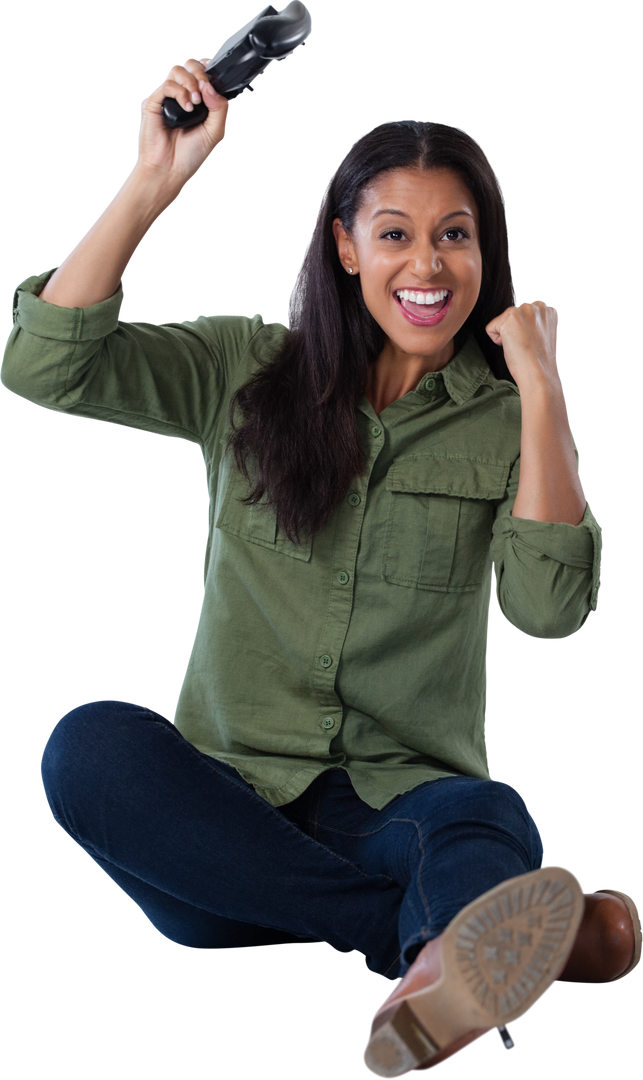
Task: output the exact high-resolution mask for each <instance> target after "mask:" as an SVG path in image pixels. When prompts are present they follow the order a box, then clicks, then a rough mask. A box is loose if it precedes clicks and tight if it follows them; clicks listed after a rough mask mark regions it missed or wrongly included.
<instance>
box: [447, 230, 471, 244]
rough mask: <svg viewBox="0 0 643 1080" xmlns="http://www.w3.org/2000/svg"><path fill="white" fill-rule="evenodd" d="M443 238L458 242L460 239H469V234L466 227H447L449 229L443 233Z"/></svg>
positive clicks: (450, 241)
mask: <svg viewBox="0 0 643 1080" xmlns="http://www.w3.org/2000/svg"><path fill="white" fill-rule="evenodd" d="M442 239H443V240H448V241H449V243H454V242H455V243H457V242H458V241H459V240H468V239H469V234H468V233H466V232H465V231H464V229H459V228H455V227H454V228H453V229H447V231H446V232H445V233H443V234H442Z"/></svg>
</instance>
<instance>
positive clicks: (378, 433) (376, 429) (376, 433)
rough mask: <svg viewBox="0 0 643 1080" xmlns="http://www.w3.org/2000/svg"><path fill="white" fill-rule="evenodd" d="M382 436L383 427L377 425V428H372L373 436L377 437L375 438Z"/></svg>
mask: <svg viewBox="0 0 643 1080" xmlns="http://www.w3.org/2000/svg"><path fill="white" fill-rule="evenodd" d="M381 434H382V429H381V427H377V425H375V427H372V428H371V435H374V436H375V438H377V436H378V435H381Z"/></svg>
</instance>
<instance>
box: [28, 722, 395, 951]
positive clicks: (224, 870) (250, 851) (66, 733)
mask: <svg viewBox="0 0 643 1080" xmlns="http://www.w3.org/2000/svg"><path fill="white" fill-rule="evenodd" d="M43 779H44V782H45V789H46V791H47V797H48V799H49V802H50V805H51V808H52V811H53V813H54V816H55V817H56V818H57V820H58V821H59V822H60V824H61V825H62V826H63V827H64V828H65V829H66V830H67V831H68V832H69V833H70V834H71V835H72V836H73V837H74V839H76V840H77V841H78V842H79V843H80V844H81V845H82V846H83V847H84V848H85V850H86V851H87V852H88V853H89V854H91V855H92V856H93V857H94V858H96V859H97V860H103V861H104V862H106V863H108V864H110V865H111V866H112V867H114V868H115V869H116V870H117V871H119V872H124V873H125V874H128V875H131V876H133V877H134V878H137V879H139V880H141V881H143V882H146V883H148V884H150V885H153V886H154V887H155V888H156V889H157V890H159V891H160V892H161V893H163V894H166V895H168V896H170V897H174V898H175V899H176V900H178V901H182V902H183V903H185V904H188V905H191V906H192V907H194V908H197V909H202V910H203V911H205V912H209V913H210V914H213V915H217V916H222V917H223V918H225V919H228V920H232V921H235V922H237V923H250V924H253V925H260V926H263V927H266V928H270V929H274V930H278V931H284V932H286V933H287V934H289V935H295V936H296V937H299V938H307V939H313V940H319V939H322V940H325V941H328V942H329V943H330V944H331V945H333V946H334V947H335V948H338V949H340V950H342V951H349V950H350V949H353V948H357V949H359V950H360V951H361V952H363V953H364V954H365V955H366V956H367V962H369V963H370V964H371V965H372V966H374V968H375V970H381V969H382V968H383V967H385V968H387V967H388V966H390V963H391V960H392V959H394V957H395V956H396V955H397V952H398V951H399V946H398V943H397V936H396V921H397V912H398V910H399V905H400V903H401V900H402V895H401V892H400V890H399V888H398V887H397V885H396V883H395V882H394V881H393V880H392V879H391V878H390V877H387V876H384V875H380V874H372V873H369V872H368V871H365V870H364V869H363V868H361V867H359V866H357V865H356V864H354V863H353V862H352V861H351V860H350V859H347V858H346V857H343V856H340V855H339V854H338V853H336V852H334V851H333V850H331V849H330V848H328V847H327V846H325V845H324V844H322V843H320V842H319V841H318V840H315V839H313V838H312V837H310V836H309V835H308V834H307V833H306V832H305V831H303V830H302V829H300V828H299V827H298V826H297V824H296V823H294V822H293V821H291V820H289V819H288V817H287V816H286V815H285V814H283V813H282V812H281V811H280V810H279V809H277V808H275V807H273V806H271V805H270V804H269V803H268V802H267V801H266V800H265V799H263V798H262V797H261V796H259V795H258V794H257V793H256V792H255V791H254V790H253V789H252V787H251V786H250V785H249V784H247V783H246V782H245V781H244V780H243V779H242V778H241V777H240V776H239V774H238V773H237V772H236V771H235V770H234V769H232V768H231V767H230V766H227V765H224V764H222V763H221V762H218V761H216V760H215V759H214V758H211V757H209V756H207V755H205V754H202V753H200V751H198V750H197V749H196V748H195V747H194V746H192V745H191V744H190V743H188V742H187V741H186V740H185V739H184V738H183V737H182V735H181V734H180V732H178V731H177V729H176V728H175V727H174V725H173V724H170V723H169V722H168V721H167V720H165V719H164V718H163V717H160V716H158V715H157V714H156V713H153V712H151V711H150V710H148V709H144V708H141V707H139V706H136V705H130V704H128V703H123V702H95V703H93V704H91V705H87V706H82V707H81V708H79V709H75V710H74V711H73V712H71V713H69V714H68V715H67V716H66V717H64V718H63V720H62V721H61V722H60V724H59V725H58V726H57V728H56V729H55V730H54V732H53V733H52V736H51V738H50V740H49V743H48V744H47V748H46V750H45V754H44V757H43ZM368 958H370V960H369V959H368Z"/></svg>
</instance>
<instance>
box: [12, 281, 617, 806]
mask: <svg viewBox="0 0 643 1080" xmlns="http://www.w3.org/2000/svg"><path fill="white" fill-rule="evenodd" d="M48 276H49V275H47V274H45V275H42V276H41V277H38V278H30V279H28V281H26V282H24V283H23V284H22V285H21V286H20V287H19V290H18V293H17V300H16V307H15V326H14V330H13V333H12V336H11V338H10V340H9V345H8V348H7V353H6V356H5V363H4V367H3V380H4V381H5V383H6V385H7V386H8V387H9V388H10V389H12V390H14V391H15V392H16V393H19V394H21V395H23V396H24V397H26V398H29V399H31V400H33V401H36V402H38V403H39V404H41V405H44V406H46V407H48V408H51V409H58V410H62V411H65V412H69V413H72V414H76V415H81V416H87V417H95V418H96V419H100V420H108V421H111V422H112V423H118V424H127V425H131V426H134V427H139V428H145V429H147V430H149V431H154V432H160V433H162V434H165V435H175V436H179V437H181V438H185V439H190V440H193V441H194V442H197V443H199V445H200V446H201V448H202V450H203V454H204V457H205V462H206V466H207V475H208V483H209V490H210V506H211V511H210V533H209V541H208V549H207V556H206V571H205V596H204V601H203V609H202V614H201V619H200V622H199V626H198V630H197V635H196V640H195V643H194V648H193V651H192V656H191V659H190V662H189V667H188V670H187V673H186V677H185V681H184V684H183V689H182V691H181V695H180V699H179V702H178V706H177V711H176V718H175V722H176V725H177V727H178V728H179V730H180V731H181V732H182V734H183V735H184V736H185V738H187V739H188V740H189V741H190V742H191V743H193V744H194V745H195V746H196V747H198V749H199V750H201V751H203V752H204V753H205V754H208V755H211V756H212V757H214V758H216V759H218V760H220V761H224V762H227V763H229V764H230V765H232V766H234V768H235V769H237V770H238V771H239V773H240V774H241V775H242V776H243V777H244V778H245V779H246V780H248V781H249V782H250V783H251V784H252V785H253V786H254V787H255V789H256V790H257V791H258V792H259V793H260V794H261V795H262V796H264V798H266V799H267V800H268V801H269V802H271V803H272V804H273V805H275V806H279V805H281V804H284V803H287V802H289V801H291V800H292V799H294V798H296V797H297V796H298V795H300V794H301V792H302V791H304V790H305V788H306V787H307V786H308V785H309V784H310V783H311V782H312V780H313V779H314V778H315V777H316V776H318V775H319V774H320V773H321V772H323V771H324V770H326V769H333V768H344V769H346V770H347V772H348V773H349V775H350V777H351V781H352V783H353V786H354V788H355V790H356V792H357V794H358V795H359V796H360V797H361V798H362V799H363V800H364V801H366V802H367V803H369V804H370V805H371V806H372V807H375V808H381V807H383V806H385V805H386V804H387V803H388V802H390V800H391V799H393V798H394V797H395V796H396V795H397V794H400V793H402V792H404V791H408V790H409V789H411V788H413V787H415V786H416V785H417V784H419V783H422V782H424V781H427V780H432V779H435V778H437V777H442V776H452V775H462V774H464V775H468V776H476V777H483V778H487V777H488V776H489V772H488V766H487V758H486V752H485V742H484V702H485V651H486V629H487V615H488V606H489V595H490V587H491V565H492V561H493V562H494V563H495V571H496V580H497V595H498V600H499V603H500V606H501V608H502V610H503V612H504V613H505V615H506V616H507V618H508V619H509V620H510V621H511V622H512V623H513V624H514V625H515V626H517V627H519V629H521V630H523V631H524V632H526V633H528V634H533V635H536V636H540V637H563V636H565V635H568V634H571V633H573V632H574V631H576V630H577V629H578V628H579V627H580V626H581V625H582V623H583V622H584V621H585V619H586V617H587V615H588V613H589V611H590V610H591V609H592V608H594V607H595V606H596V593H597V590H598V567H599V552H600V531H599V529H598V526H597V525H596V522H595V520H594V518H593V516H592V514H591V512H590V510H589V508H588V509H587V511H586V513H585V516H584V518H583V521H582V522H581V524H580V525H577V526H572V525H566V524H560V523H550V522H540V521H529V520H524V519H521V518H515V517H513V516H512V513H511V510H512V506H513V502H514V499H515V495H516V490H517V485H518V471H519V454H520V398H519V394H518V391H517V389H516V387H515V386H514V385H513V384H511V383H509V382H506V381H502V380H498V379H496V378H495V377H494V376H493V374H492V373H491V371H490V369H489V367H488V364H487V362H486V361H485V359H484V357H483V355H482V353H481V351H480V349H479V347H478V345H477V343H476V342H475V340H474V339H473V338H470V339H469V341H468V342H467V343H466V344H465V346H464V347H463V348H462V349H461V350H460V351H459V352H458V353H457V355H456V356H455V357H454V358H453V359H452V360H451V361H450V362H449V364H447V366H446V367H444V368H443V369H442V370H441V371H438V372H432V373H430V374H428V375H425V376H424V377H423V378H422V379H421V380H420V382H419V383H418V385H417V386H416V388H415V389H414V390H413V391H411V392H410V393H408V394H405V395H404V397H402V398H400V399H399V400H398V401H395V402H393V403H392V404H391V405H389V406H387V407H386V408H385V409H384V410H383V412H382V413H381V414H380V415H379V416H378V415H377V414H376V413H375V412H374V410H373V408H372V407H371V405H370V404H369V402H368V401H367V400H366V399H365V398H363V399H362V400H361V402H360V403H359V406H358V409H357V423H358V427H359V432H360V436H361V438H362V440H363V444H364V446H365V447H366V452H367V468H366V471H365V472H364V474H363V475H362V476H360V477H359V478H356V479H355V481H354V483H353V485H352V487H351V490H350V491H348V492H347V493H346V494H345V496H344V497H343V498H342V501H341V504H340V505H339V506H338V508H337V510H336V512H335V514H334V516H333V518H332V520H331V522H330V524H329V525H328V526H327V527H326V528H325V529H323V530H322V531H321V532H320V533H319V534H318V535H316V536H315V538H314V540H313V541H312V542H311V541H310V540H304V542H303V543H301V544H294V543H291V542H290V541H289V540H288V539H287V538H286V537H285V536H283V535H282V533H281V532H280V530H279V528H278V526H277V522H276V518H275V514H274V513H273V511H272V509H271V507H270V506H269V505H267V504H265V503H264V504H259V505H258V506H250V505H247V504H244V502H243V501H242V500H243V499H244V497H245V496H246V495H247V494H248V490H249V489H248V484H247V483H246V481H245V480H244V478H243V477H242V475H241V474H240V472H239V471H238V470H237V468H236V467H235V466H234V462H233V459H232V455H231V453H230V451H229V449H228V448H227V439H228V436H229V432H230V428H229V419H228V415H229V405H230V400H231V397H232V395H233V393H234V392H235V390H236V389H237V387H239V386H240V385H242V384H243V383H244V382H245V381H246V380H247V379H248V378H249V377H250V376H251V375H252V374H253V373H254V372H255V371H256V370H257V365H258V363H259V362H260V361H266V360H267V359H269V358H270V357H272V356H274V355H275V354H276V352H277V351H278V349H279V347H280V345H281V343H282V342H283V340H284V335H285V334H286V333H287V330H286V328H285V327H283V326H280V325H274V324H273V325H264V323H263V322H262V320H261V318H260V317H259V316H255V317H254V318H247V319H246V318H236V317H235V318H226V317H220V318H199V319H197V320H196V321H195V322H188V323H181V324H174V325H166V326H151V325H147V324H143V323H119V322H118V311H119V306H120V299H121V294H120V292H119V293H117V294H116V295H115V296H113V297H111V298H110V299H108V300H106V301H104V302H103V303H100V304H96V305H94V306H93V307H89V308H85V309H81V308H75V309H68V308H60V307H56V306H55V305H52V304H47V303H45V302H44V301H42V300H40V299H39V293H40V291H41V290H42V288H43V287H44V284H45V281H46V280H47V279H48Z"/></svg>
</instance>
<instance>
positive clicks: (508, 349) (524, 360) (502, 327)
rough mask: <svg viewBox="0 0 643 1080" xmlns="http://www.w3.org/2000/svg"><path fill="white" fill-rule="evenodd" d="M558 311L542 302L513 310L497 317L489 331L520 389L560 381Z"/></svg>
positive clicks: (511, 308) (492, 321) (490, 324)
mask: <svg viewBox="0 0 643 1080" xmlns="http://www.w3.org/2000/svg"><path fill="white" fill-rule="evenodd" d="M557 325H558V315H557V313H556V309H555V308H552V307H547V305H546V304H543V302H542V301H541V300H536V302H535V303H533V304H521V305H520V307H510V308H507V310H506V311H503V312H502V315H497V316H496V318H495V319H492V320H491V322H490V323H489V324H488V325H487V327H486V330H487V333H488V335H489V337H490V338H491V340H492V341H493V342H494V344H496V345H502V348H503V351H504V354H505V361H506V363H507V367H508V368H509V371H510V372H511V374H512V376H513V378H514V379H515V380H516V384H517V385H518V387H523V388H526V385H528V384H529V383H530V382H531V381H532V380H533V379H536V380H543V379H544V380H546V381H550V380H551V379H558V370H557V367H556V327H557Z"/></svg>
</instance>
